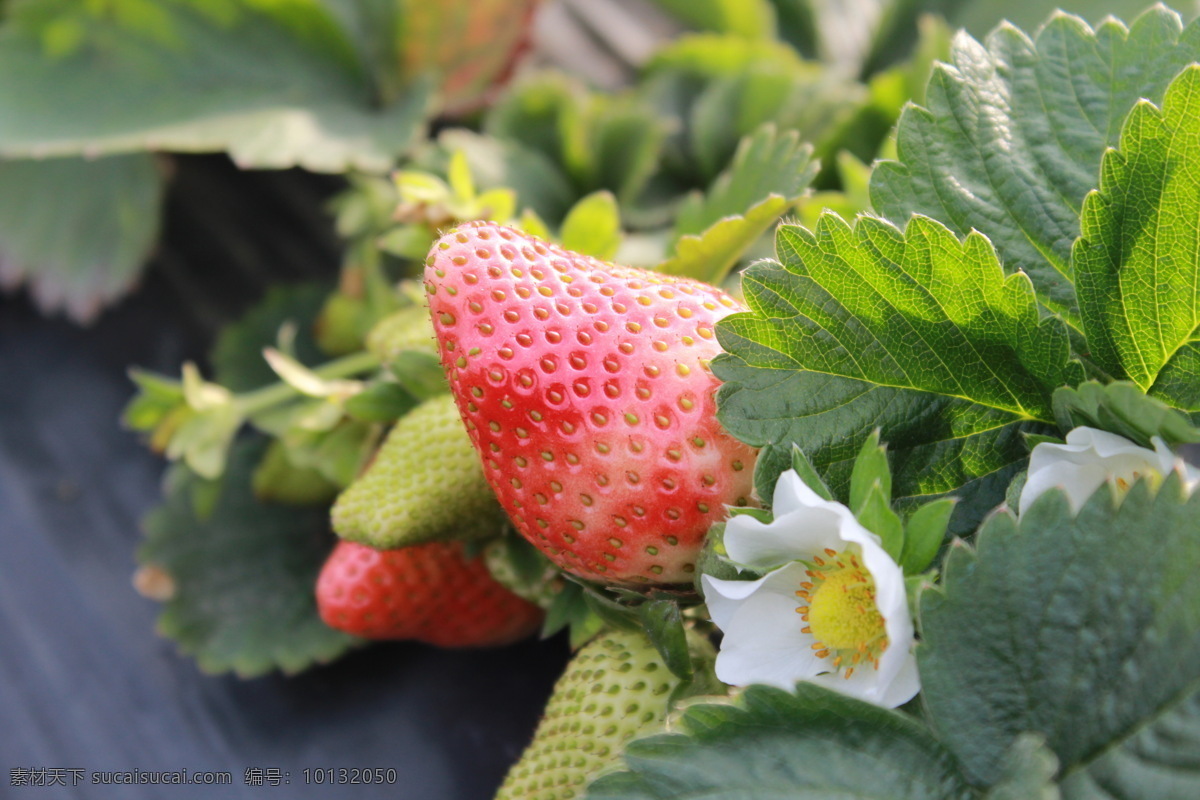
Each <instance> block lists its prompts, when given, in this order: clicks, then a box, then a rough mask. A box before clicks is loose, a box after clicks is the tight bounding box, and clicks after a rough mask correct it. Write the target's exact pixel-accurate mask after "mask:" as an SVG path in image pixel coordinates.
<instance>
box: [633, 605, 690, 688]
mask: <svg viewBox="0 0 1200 800" xmlns="http://www.w3.org/2000/svg"><path fill="white" fill-rule="evenodd" d="M637 613H638V619H640V620H641V622H642V626H643V627H644V628H645V631H646V636H647V637H649V639H650V643H651V644H653V645H654V649H655V650H657V651H658V654H659V655H660V656H662V659H663V663H664V664H666V665H667V669H669V670H671V674H673V675H674V676H675V677H677V678H679V679H680V680H684V681H687V680H691V678H692V674H693V669H692V657H691V654H690V652H689V651H688V640H687V633H686V632H685V631H684V627H683V614H682V613H681V612H680V609H679V603H678V602H677V601H675V600H665V599H662V600H648V601H646V602H645V603H642V604H641V605H640V606H638V608H637Z"/></svg>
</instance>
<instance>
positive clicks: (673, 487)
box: [425, 223, 755, 583]
mask: <svg viewBox="0 0 1200 800" xmlns="http://www.w3.org/2000/svg"><path fill="white" fill-rule="evenodd" d="M425 285H426V290H427V291H428V292H429V294H430V298H429V305H430V311H431V314H432V316H433V324H434V330H435V332H436V333H437V338H438V345H439V348H440V351H441V358H442V365H443V366H444V367H445V368H446V374H447V376H448V378H449V379H450V387H451V390H452V391H453V392H454V395H455V399H456V400H457V402H458V408H459V411H460V413H461V414H462V416H463V421H464V422H465V423H466V426H467V430H468V431H469V432H470V434H471V438H472V441H474V443H475V448H476V450H478V451H479V453H480V457H481V458H482V459H483V463H484V473H485V474H486V477H487V479H488V482H489V484H490V485H491V487H492V489H493V490H495V492H496V495H497V496H498V497H499V498H500V503H501V505H502V506H503V507H504V509H505V510H506V511H507V512H508V514H509V516H510V517H511V518H512V520H513V523H514V524H515V525H516V527H517V530H519V531H520V532H521V534H522V535H523V536H525V538H527V539H528V540H529V541H530V542H532V543H533V544H534V545H535V546H537V547H538V548H540V549H541V550H542V551H543V552H544V553H546V555H548V556H549V557H550V558H551V559H552V560H553V561H554V562H555V563H557V564H558V565H559V566H560V567H562V568H563V569H565V570H567V571H569V572H573V573H575V574H577V575H581V576H584V577H587V578H592V579H598V580H601V581H604V582H606V583H615V582H621V583H634V582H646V581H650V582H654V583H678V582H683V581H690V580H691V574H690V573H692V572H693V571H694V570H695V559H696V556H697V553H698V552H699V549H700V547H701V546H702V544H703V540H704V535H705V533H706V532H707V531H708V528H709V526H710V525H711V524H712V523H713V522H716V521H717V520H720V519H721V518H722V517H723V516H724V513H725V510H724V508H723V506H724V505H725V504H744V503H745V502H746V500H747V498H748V497H749V496H750V490H751V487H752V472H753V467H754V459H755V451H754V450H753V449H752V448H750V447H748V446H746V445H744V444H742V443H740V442H738V441H737V440H735V439H733V438H732V437H731V436H729V435H728V434H726V433H725V432H724V430H722V429H721V427H720V425H719V424H718V423H717V419H716V404H715V400H714V394H715V391H716V389H717V385H718V384H717V381H716V379H715V378H714V377H713V376H712V374H711V373H710V372H709V371H708V361H709V360H710V359H711V358H712V357H713V356H715V355H716V354H717V353H719V352H720V348H719V347H718V345H717V342H716V338H715V336H714V333H713V326H714V325H715V323H716V322H717V320H719V319H721V318H722V317H724V316H725V315H727V314H729V313H731V312H732V311H736V310H742V307H741V306H740V305H739V304H738V303H737V302H736V301H734V300H733V299H732V298H731V297H729V296H728V295H727V294H725V293H724V292H722V291H720V290H719V289H715V288H713V287H711V286H707V285H705V284H702V283H698V282H696V281H693V280H689V279H685V278H675V277H671V276H666V275H659V274H656V273H652V272H647V271H645V270H639V269H632V268H629V267H620V266H614V265H612V264H607V263H604V262H601V261H597V260H596V259H594V258H590V257H588V256H582V255H578V254H576V253H572V252H569V251H566V250H563V249H562V248H560V247H557V246H555V245H552V244H547V243H545V242H542V241H540V240H538V239H535V238H533V237H530V236H527V235H525V234H523V233H521V232H520V231H516V230H513V229H511V228H505V227H502V226H499V225H496V224H494V223H471V224H468V225H463V226H460V227H459V228H457V229H455V230H453V231H451V232H450V233H448V234H446V235H445V236H443V237H442V238H441V239H439V240H438V241H437V242H436V243H435V244H434V247H433V249H432V250H431V251H430V256H429V259H428V260H427V261H426V269H425Z"/></svg>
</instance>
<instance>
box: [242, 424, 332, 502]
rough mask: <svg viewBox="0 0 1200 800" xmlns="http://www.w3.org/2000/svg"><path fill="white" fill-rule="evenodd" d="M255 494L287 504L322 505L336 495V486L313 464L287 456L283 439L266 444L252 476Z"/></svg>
mask: <svg viewBox="0 0 1200 800" xmlns="http://www.w3.org/2000/svg"><path fill="white" fill-rule="evenodd" d="M251 486H252V487H253V489H254V496H255V497H257V498H258V499H259V500H262V501H264V502H270V503H282V504H284V505H289V506H312V505H325V504H327V503H329V502H330V501H332V500H333V498H334V497H335V496H337V493H338V490H339V488H340V487H339V486H338V485H337V484H336V483H334V482H333V481H331V480H329V479H328V478H326V477H325V476H324V475H322V474H321V472H320V471H319V470H317V469H314V468H313V467H298V466H296V465H295V464H293V463H292V462H291V460H290V459H289V458H288V453H287V448H286V447H285V446H284V444H283V442H281V441H279V440H278V439H274V440H272V441H271V443H270V444H269V445H268V446H267V451H266V452H265V453H263V457H262V459H261V460H260V461H259V462H258V466H257V467H255V469H254V475H253V478H252V479H251Z"/></svg>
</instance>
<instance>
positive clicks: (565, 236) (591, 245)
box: [558, 191, 621, 261]
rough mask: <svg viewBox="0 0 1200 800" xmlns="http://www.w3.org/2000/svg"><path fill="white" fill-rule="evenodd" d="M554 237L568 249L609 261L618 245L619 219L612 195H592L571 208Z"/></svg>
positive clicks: (598, 193)
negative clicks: (559, 230)
mask: <svg viewBox="0 0 1200 800" xmlns="http://www.w3.org/2000/svg"><path fill="white" fill-rule="evenodd" d="M558 238H559V242H560V243H561V244H562V246H563V247H565V248H567V249H568V250H574V251H575V252H577V253H586V254H587V255H590V256H595V257H596V258H599V259H601V260H603V261H611V260H612V259H613V256H615V255H616V254H617V248H618V247H620V246H621V216H620V214H619V212H618V211H617V199H616V198H615V197H613V195H612V192H607V191H599V192H592V193H591V194H589V195H588V196H587V197H584V198H583V199H582V200H580V201H579V202H578V203H576V204H575V205H574V206H572V207H571V210H570V211H568V212H567V216H566V218H565V219H564V220H563V224H562V230H561V232H560V234H559V237H558Z"/></svg>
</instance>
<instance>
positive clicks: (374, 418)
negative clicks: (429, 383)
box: [342, 381, 420, 422]
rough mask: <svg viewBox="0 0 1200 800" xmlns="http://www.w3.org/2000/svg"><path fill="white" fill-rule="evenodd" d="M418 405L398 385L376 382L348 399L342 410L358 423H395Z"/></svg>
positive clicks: (415, 400)
mask: <svg viewBox="0 0 1200 800" xmlns="http://www.w3.org/2000/svg"><path fill="white" fill-rule="evenodd" d="M419 404H420V401H419V400H418V399H417V398H416V397H413V395H412V394H410V393H409V392H408V390H406V389H405V388H404V387H403V386H401V385H400V384H398V383H393V382H391V381H376V382H374V383H371V384H368V385H367V387H366V388H365V389H363V390H362V391H361V392H359V393H358V394H356V395H354V396H352V397H350V398H348V399H347V400H346V402H345V403H344V404H343V406H342V408H343V410H344V411H345V412H346V415H347V416H349V417H351V418H353V419H356V420H358V421H360V422H395V421H396V420H398V419H400V417H402V416H404V415H405V414H407V413H408V412H409V411H412V410H413V409H414V408H416V407H417V406H418V405H419Z"/></svg>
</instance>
